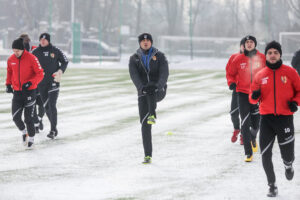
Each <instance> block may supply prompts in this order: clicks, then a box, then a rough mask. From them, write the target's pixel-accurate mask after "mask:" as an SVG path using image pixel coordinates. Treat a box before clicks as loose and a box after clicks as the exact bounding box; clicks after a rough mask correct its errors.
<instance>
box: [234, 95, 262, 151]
mask: <svg viewBox="0 0 300 200" xmlns="http://www.w3.org/2000/svg"><path fill="white" fill-rule="evenodd" d="M248 96H249V95H248V94H245V93H242V92H239V93H238V100H239V110H240V116H241V121H242V123H241V126H242V135H243V142H244V150H245V155H252V154H253V152H252V147H251V141H254V140H255V139H256V135H253V134H251V131H250V127H251V128H252V129H254V130H258V128H259V119H260V115H259V110H258V106H257V105H253V104H250V103H249V99H248Z"/></svg>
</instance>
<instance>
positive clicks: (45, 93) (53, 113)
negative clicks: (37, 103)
mask: <svg viewBox="0 0 300 200" xmlns="http://www.w3.org/2000/svg"><path fill="white" fill-rule="evenodd" d="M39 91H40V95H41V98H42V101H43V104H44V108H45V111H46V114H47V117H48V119H49V121H50V124H51V131H57V128H56V126H57V108H56V103H57V99H58V94H59V83H55V82H52V83H48V84H43V85H39Z"/></svg>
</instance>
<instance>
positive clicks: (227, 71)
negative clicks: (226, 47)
mask: <svg viewBox="0 0 300 200" xmlns="http://www.w3.org/2000/svg"><path fill="white" fill-rule="evenodd" d="M239 55H241V53H235V54H232V55H231V56H230V58H229V60H228V62H227V65H226V68H225V69H226V79H227V84H228V86H229V85H230V84H229V75H228V73H229V69H230V67H231V65H232V62H233V60H234V59H235V58H236V57H237V56H239Z"/></svg>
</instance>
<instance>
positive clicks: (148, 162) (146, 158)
mask: <svg viewBox="0 0 300 200" xmlns="http://www.w3.org/2000/svg"><path fill="white" fill-rule="evenodd" d="M151 161H152V158H151V156H146V157H145V158H144V162H143V164H150V163H151Z"/></svg>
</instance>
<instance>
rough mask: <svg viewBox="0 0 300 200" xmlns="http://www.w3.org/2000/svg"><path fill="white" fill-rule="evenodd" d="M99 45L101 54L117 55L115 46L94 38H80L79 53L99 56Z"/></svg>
mask: <svg viewBox="0 0 300 200" xmlns="http://www.w3.org/2000/svg"><path fill="white" fill-rule="evenodd" d="M100 47H101V55H102V56H119V52H118V49H117V48H113V47H110V46H109V45H108V44H106V43H105V42H101V43H100V42H99V40H96V39H81V47H80V51H81V55H88V56H99V53H100V49H99V48H100Z"/></svg>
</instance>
